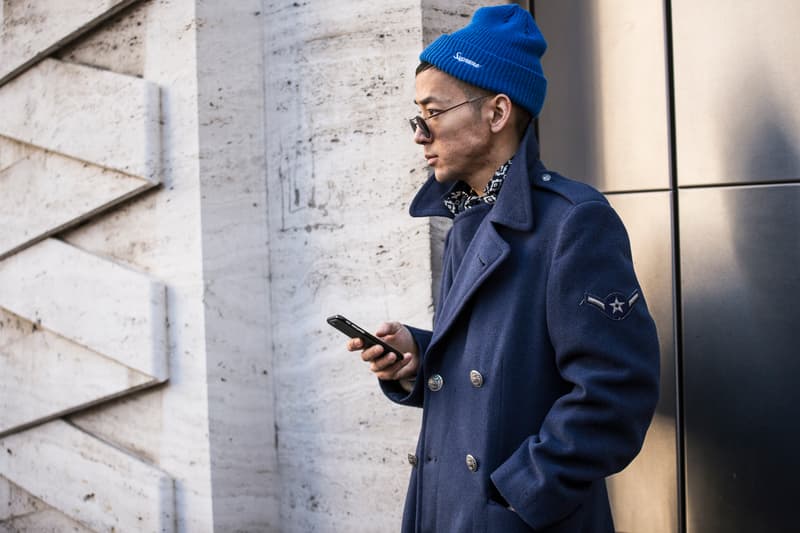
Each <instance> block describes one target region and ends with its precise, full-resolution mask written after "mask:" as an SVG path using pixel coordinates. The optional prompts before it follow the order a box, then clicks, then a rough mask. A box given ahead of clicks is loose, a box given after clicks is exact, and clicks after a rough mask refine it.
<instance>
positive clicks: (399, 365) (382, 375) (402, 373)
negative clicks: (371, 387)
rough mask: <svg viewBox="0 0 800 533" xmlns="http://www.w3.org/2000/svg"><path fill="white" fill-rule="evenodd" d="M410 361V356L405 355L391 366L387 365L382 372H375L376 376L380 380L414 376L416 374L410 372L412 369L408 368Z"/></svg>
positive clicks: (408, 354)
mask: <svg viewBox="0 0 800 533" xmlns="http://www.w3.org/2000/svg"><path fill="white" fill-rule="evenodd" d="M411 361H412V357H411V354H410V353H407V354H405V355H404V356H403V357H402V358H401V359H399V360H396V361H395V362H394V363H392V364H391V365H388V366H387V367H386V368H384V369H383V370H382V371H379V372H376V375H377V377H378V378H379V379H382V380H395V379H401V378H407V377H412V376H414V375H415V374H416V372H414V371H413V370H411V368H412V367H409V364H410V363H411Z"/></svg>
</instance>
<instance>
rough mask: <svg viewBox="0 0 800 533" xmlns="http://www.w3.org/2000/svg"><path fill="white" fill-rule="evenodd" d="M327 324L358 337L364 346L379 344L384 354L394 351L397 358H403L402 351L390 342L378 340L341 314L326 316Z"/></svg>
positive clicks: (352, 336)
mask: <svg viewBox="0 0 800 533" xmlns="http://www.w3.org/2000/svg"><path fill="white" fill-rule="evenodd" d="M328 324H330V325H331V326H333V327H335V328H336V329H338V330H339V331H341V332H342V333H344V334H345V335H347V336H348V337H350V338H351V339H355V338H359V339H361V341H362V342H363V343H364V348H369V347H370V346H374V345H376V344H377V345H379V346H382V347H383V354H384V355H386V354H387V353H389V352H394V353H395V354H396V355H397V360H398V361H399V360H400V359H402V358H403V352H402V351H400V350H398V349H397V348H395V347H394V346H392V345H390V344H386V343H385V342H383V341H382V340H380V339H379V338H378V337H376V336H375V335H372V334H371V333H368V332H367V331H366V330H365V329H364V328H362V327H361V326H359V325H358V324H356V323H355V322H351V321H350V320H348V319H346V318H345V317H343V316H342V315H333V316H329V317H328Z"/></svg>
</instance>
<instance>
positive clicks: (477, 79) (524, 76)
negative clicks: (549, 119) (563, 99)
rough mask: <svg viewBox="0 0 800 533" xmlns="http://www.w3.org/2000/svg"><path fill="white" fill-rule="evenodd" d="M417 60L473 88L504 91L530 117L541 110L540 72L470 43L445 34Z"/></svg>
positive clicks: (542, 88) (542, 84)
mask: <svg viewBox="0 0 800 533" xmlns="http://www.w3.org/2000/svg"><path fill="white" fill-rule="evenodd" d="M420 60H421V61H426V62H428V63H430V64H432V65H434V66H435V67H436V68H438V69H439V70H441V71H443V72H445V73H447V74H449V75H451V76H453V77H454V78H458V79H459V80H462V81H464V82H466V83H469V84H471V85H475V86H476V87H480V88H482V89H487V90H489V91H493V92H497V93H503V94H506V95H507V96H508V97H509V98H510V99H511V101H512V102H514V103H516V104H517V105H519V106H521V107H523V108H525V109H526V110H527V111H528V112H529V113H531V115H532V116H533V117H537V116H538V115H539V112H540V111H541V109H542V105H543V103H544V97H545V93H546V90H547V80H546V79H545V77H544V75H543V74H542V73H541V72H537V71H536V70H533V69H529V68H525V67H524V66H523V65H521V64H519V63H517V62H512V61H508V60H506V59H504V58H502V57H499V56H497V55H495V54H493V53H491V52H488V51H487V50H485V49H484V48H481V47H479V46H475V45H474V44H472V43H469V42H466V41H463V40H461V39H458V38H456V37H454V36H452V35H448V34H445V35H442V36H440V37H439V38H438V39H436V40H435V41H434V42H433V43H431V44H430V46H428V47H427V48H426V49H425V50H423V52H422V54H420Z"/></svg>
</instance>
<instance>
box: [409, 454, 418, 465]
mask: <svg viewBox="0 0 800 533" xmlns="http://www.w3.org/2000/svg"><path fill="white" fill-rule="evenodd" d="M408 464H410V465H411V466H417V456H416V455H414V454H413V453H410V454H408Z"/></svg>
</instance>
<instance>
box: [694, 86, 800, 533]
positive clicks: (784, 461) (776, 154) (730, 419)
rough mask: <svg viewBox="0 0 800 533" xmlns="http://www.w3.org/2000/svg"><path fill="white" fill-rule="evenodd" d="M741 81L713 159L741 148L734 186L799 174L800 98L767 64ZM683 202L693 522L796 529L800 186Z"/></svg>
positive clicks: (697, 195)
mask: <svg viewBox="0 0 800 533" xmlns="http://www.w3.org/2000/svg"><path fill="white" fill-rule="evenodd" d="M742 79H743V80H747V81H746V82H745V85H744V86H743V87H738V88H737V89H736V92H735V94H733V93H732V94H730V95H728V98H722V99H720V102H721V105H727V106H728V109H726V110H725V112H727V113H732V114H734V115H735V116H736V117H737V120H734V121H733V122H734V123H735V126H734V127H732V128H731V127H729V125H730V124H724V125H723V126H725V127H724V130H722V131H720V132H719V134H718V135H719V136H718V138H719V139H720V142H719V143H718V145H719V146H720V147H721V148H722V150H721V152H720V154H713V153H712V154H708V157H720V156H721V154H733V157H729V160H728V161H725V162H724V165H723V168H724V171H725V176H724V177H725V178H726V179H728V180H731V185H735V183H734V180H735V181H736V182H739V183H742V182H745V183H753V182H756V183H760V182H774V181H787V180H795V181H798V180H799V179H800V147H799V145H798V137H800V131H798V130H797V126H796V124H793V123H792V122H791V120H789V119H787V117H791V116H792V112H793V103H792V102H790V101H789V99H788V98H787V97H786V94H785V93H782V92H781V91H780V90H779V88H778V86H777V85H771V84H770V77H769V75H768V73H766V72H754V73H751V75H749V76H744V77H743V78H742ZM742 103H744V104H745V105H742ZM747 104H752V105H747ZM681 199H682V202H681V218H682V220H681V235H682V240H683V241H684V242H685V245H682V247H683V248H682V251H683V257H684V261H683V262H684V269H683V274H684V293H683V295H684V323H685V326H684V339H685V341H684V342H685V373H686V375H685V391H686V392H685V394H686V410H685V411H686V439H687V525H688V531H689V533H695V532H726V533H727V532H730V533H737V532H742V533H744V532H751V531H771V532H781V531H785V532H789V531H795V530H796V527H797V526H796V524H795V522H796V520H795V517H794V513H793V509H794V505H795V497H794V494H795V492H796V490H795V485H796V477H797V472H798V471H800V458H798V455H797V449H798V448H799V447H800V427H798V425H797V424H796V423H795V422H793V421H794V420H796V419H797V405H798V403H800V389H798V388H797V385H796V380H797V376H798V375H800V359H798V357H797V347H796V345H797V342H796V336H797V331H796V330H797V327H798V325H800V322H798V316H799V315H798V311H797V304H796V302H797V301H798V300H800V270H798V269H797V265H798V264H799V263H800V232H798V228H800V184H797V183H795V184H782V185H769V186H758V187H752V186H739V187H722V188H718V187H714V188H706V189H689V190H684V191H683V192H682V194H681ZM683 199H686V202H683Z"/></svg>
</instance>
